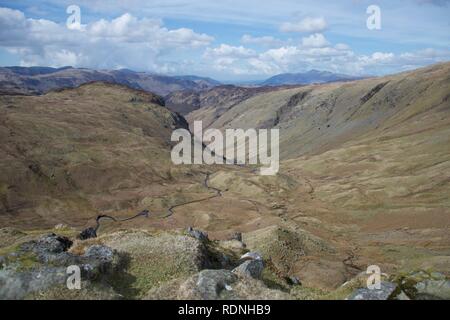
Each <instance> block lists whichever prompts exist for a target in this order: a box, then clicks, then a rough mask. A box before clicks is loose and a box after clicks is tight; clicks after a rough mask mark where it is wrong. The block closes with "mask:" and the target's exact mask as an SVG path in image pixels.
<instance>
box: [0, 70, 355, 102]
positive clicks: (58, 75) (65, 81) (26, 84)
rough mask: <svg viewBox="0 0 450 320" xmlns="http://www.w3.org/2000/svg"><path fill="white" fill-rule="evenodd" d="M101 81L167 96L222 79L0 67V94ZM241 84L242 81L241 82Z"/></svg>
mask: <svg viewBox="0 0 450 320" xmlns="http://www.w3.org/2000/svg"><path fill="white" fill-rule="evenodd" d="M356 79H361V78H359V77H353V76H349V75H345V74H336V73H332V72H328V71H317V70H311V71H308V72H306V73H286V74H280V75H277V76H274V77H271V78H269V79H267V80H265V81H263V82H254V83H253V84H251V85H244V86H250V87H265V86H287V85H306V84H311V83H326V82H335V81H350V80H356ZM95 81H103V82H110V83H116V84H122V85H126V86H128V87H130V88H133V89H139V90H144V91H147V92H152V93H155V94H158V95H160V96H164V97H165V96H167V95H169V94H172V93H174V92H177V91H189V92H200V91H204V90H209V89H211V88H214V87H217V86H221V85H222V83H221V82H219V81H217V80H214V79H211V78H208V77H199V76H195V75H185V76H167V75H159V74H153V73H148V72H135V71H132V70H128V69H120V70H93V69H85V68H73V67H63V68H51V67H0V94H24V95H30V94H31V95H35V94H44V93H46V92H48V91H51V90H55V89H61V88H73V87H78V86H80V85H81V84H84V83H89V82H95ZM241 86H242V85H241Z"/></svg>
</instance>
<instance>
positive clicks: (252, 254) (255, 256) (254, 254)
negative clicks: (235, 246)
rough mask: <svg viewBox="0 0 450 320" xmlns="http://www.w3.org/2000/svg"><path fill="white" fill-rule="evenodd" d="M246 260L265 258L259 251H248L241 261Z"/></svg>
mask: <svg viewBox="0 0 450 320" xmlns="http://www.w3.org/2000/svg"><path fill="white" fill-rule="evenodd" d="M246 260H263V258H262V256H261V255H260V254H259V253H258V252H247V253H246V254H244V255H243V256H242V257H241V259H240V261H242V262H243V261H246Z"/></svg>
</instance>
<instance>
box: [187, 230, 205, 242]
mask: <svg viewBox="0 0 450 320" xmlns="http://www.w3.org/2000/svg"><path fill="white" fill-rule="evenodd" d="M187 233H188V234H189V235H190V236H191V237H193V238H195V239H197V240H200V241H207V240H208V233H206V232H204V231H201V230H196V229H193V228H192V227H189V228H188V229H187Z"/></svg>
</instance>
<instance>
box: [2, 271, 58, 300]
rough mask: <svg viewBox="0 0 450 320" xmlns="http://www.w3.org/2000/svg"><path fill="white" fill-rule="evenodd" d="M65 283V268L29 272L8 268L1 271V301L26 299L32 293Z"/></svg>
mask: <svg viewBox="0 0 450 320" xmlns="http://www.w3.org/2000/svg"><path fill="white" fill-rule="evenodd" d="M65 281H66V269H65V268H54V267H43V268H41V269H39V270H30V271H27V272H17V271H16V270H14V269H10V268H6V269H3V270H0V299H5V300H10V299H24V298H26V296H27V295H28V294H30V293H31V292H36V291H43V290H46V289H48V288H50V287H51V286H54V285H58V284H64V283H65Z"/></svg>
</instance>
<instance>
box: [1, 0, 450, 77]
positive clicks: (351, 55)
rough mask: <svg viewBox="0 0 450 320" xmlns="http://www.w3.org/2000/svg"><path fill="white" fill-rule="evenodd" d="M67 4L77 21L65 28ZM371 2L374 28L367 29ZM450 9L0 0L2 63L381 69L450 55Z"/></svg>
mask: <svg viewBox="0 0 450 320" xmlns="http://www.w3.org/2000/svg"><path fill="white" fill-rule="evenodd" d="M69 5H77V6H79V8H80V10H81V25H80V26H79V28H75V29H73V28H72V29H69V28H68V27H67V26H66V20H67V18H68V17H69V14H67V13H66V9H67V7H68V6H69ZM370 5H377V6H378V7H379V8H380V13H381V15H380V21H381V29H380V30H369V29H368V28H367V25H366V20H367V19H368V17H369V14H367V12H366V10H367V8H368V7H369V6H370ZM449 17H450V0H396V1H373V0H371V1H365V0H342V1H321V0H315V1H299V0H277V1H274V0H272V1H265V0H259V1H256V0H239V1H237V0H222V1H210V0H197V1H194V0H191V1H186V0H145V1H144V0H127V1H125V0H103V1H99V0H70V1H66V0H42V1H32V0H16V1H4V0H0V65H3V66H5V65H23V66H32V65H40V66H43V65H45V66H54V67H60V66H66V65H72V66H74V67H89V68H97V69H118V68H129V69H133V70H137V71H150V72H156V73H164V74H197V75H201V76H210V77H213V78H216V79H219V80H235V81H236V80H242V81H245V80H250V79H263V78H267V77H269V76H272V75H275V74H279V73H284V72H303V71H306V70H309V69H313V68H314V69H319V70H329V71H333V72H340V73H347V74H354V75H368V74H371V75H383V74H387V73H394V72H400V71H404V70H409V69H414V68H417V67H420V66H424V65H428V64H432V63H436V62H440V61H449V60H450V32H449V31H450V19H449Z"/></svg>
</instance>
